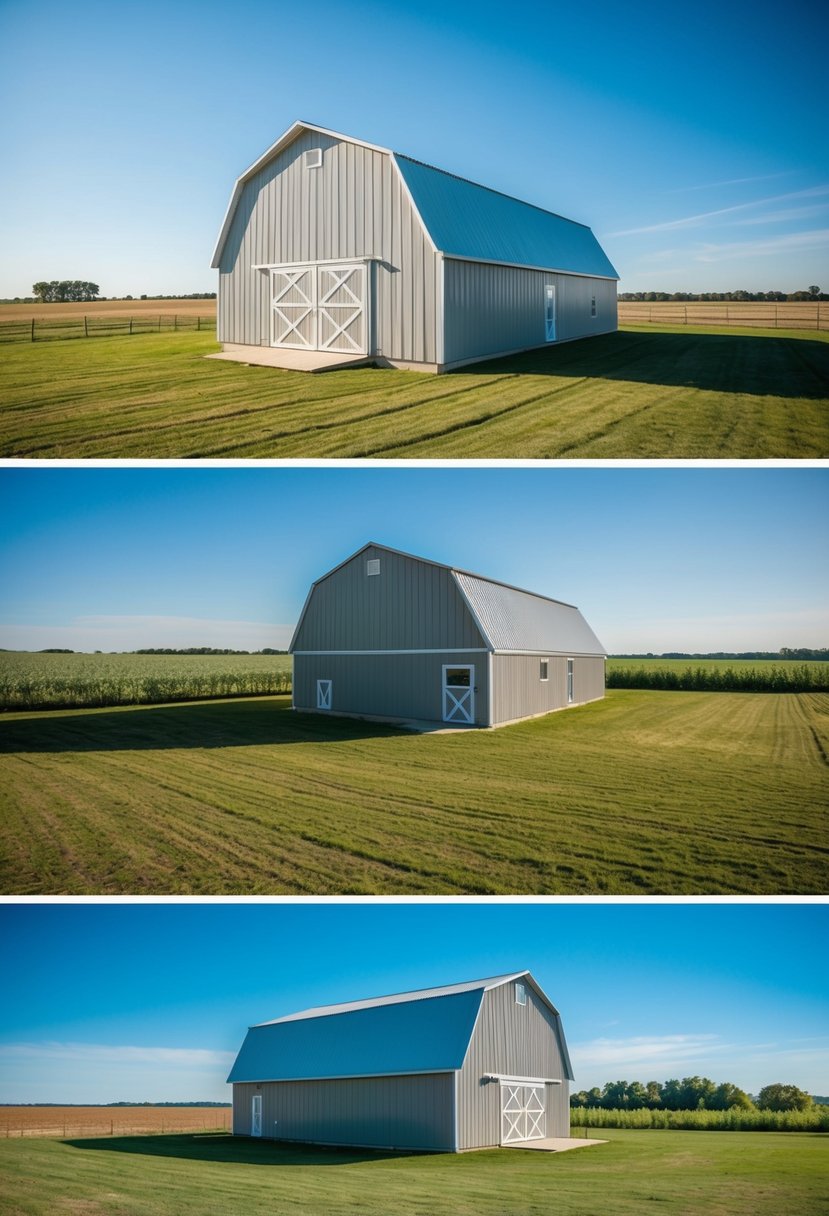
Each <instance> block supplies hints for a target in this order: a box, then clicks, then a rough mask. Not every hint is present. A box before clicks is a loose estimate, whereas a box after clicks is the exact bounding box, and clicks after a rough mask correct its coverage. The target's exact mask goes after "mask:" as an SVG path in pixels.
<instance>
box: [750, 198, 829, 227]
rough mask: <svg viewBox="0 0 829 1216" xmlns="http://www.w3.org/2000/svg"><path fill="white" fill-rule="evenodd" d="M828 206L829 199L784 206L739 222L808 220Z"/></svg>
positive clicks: (821, 212)
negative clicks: (802, 205)
mask: <svg viewBox="0 0 829 1216" xmlns="http://www.w3.org/2000/svg"><path fill="white" fill-rule="evenodd" d="M827 208H829V199H827V200H826V202H825V203H811V204H810V205H809V206H808V207H783V208H781V209H780V210H779V211H764V212H763V213H762V215H746V216H743V217H742V219H740V220H738V221H737V223H739V224H781V223H786V222H787V221H788V220H806V219H810V218H812V217H813V216H816V215H823V213H824V212H825V211H826V210H827Z"/></svg>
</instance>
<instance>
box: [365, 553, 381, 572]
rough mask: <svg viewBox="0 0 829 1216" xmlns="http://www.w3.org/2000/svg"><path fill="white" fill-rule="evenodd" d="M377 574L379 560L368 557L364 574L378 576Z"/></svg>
mask: <svg viewBox="0 0 829 1216" xmlns="http://www.w3.org/2000/svg"><path fill="white" fill-rule="evenodd" d="M379 573H380V558H379V557H370V558H369V559H368V560H367V561H366V574H379Z"/></svg>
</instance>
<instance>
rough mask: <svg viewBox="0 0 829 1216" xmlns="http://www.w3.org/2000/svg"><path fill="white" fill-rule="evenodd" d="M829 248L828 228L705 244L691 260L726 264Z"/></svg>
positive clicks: (695, 252)
mask: <svg viewBox="0 0 829 1216" xmlns="http://www.w3.org/2000/svg"><path fill="white" fill-rule="evenodd" d="M827 248H829V228H814V229H812V230H810V231H809V232H789V233H786V234H785V235H784V236H773V237H763V238H761V239H759V240H756V241H724V242H722V243H720V244H715V243H713V242H706V243H705V244H703V245H701V246H699V247H698V248H697V249H696V250H695V251H694V253H693V254H692V257H693V259H694V261H695V262H726V261H731V260H732V259H733V258H754V257H757V256H758V254H769V253H794V252H798V253H806V252H810V251H812V250H820V249H827Z"/></svg>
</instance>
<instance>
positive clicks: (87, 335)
mask: <svg viewBox="0 0 829 1216" xmlns="http://www.w3.org/2000/svg"><path fill="white" fill-rule="evenodd" d="M83 336H84V337H85V338H88V337H89V326H88V325H87V323H86V313H84V318H83Z"/></svg>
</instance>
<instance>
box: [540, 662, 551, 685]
mask: <svg viewBox="0 0 829 1216" xmlns="http://www.w3.org/2000/svg"><path fill="white" fill-rule="evenodd" d="M549 671H550V661H549V659H542V660H541V662H540V663H539V664H538V678H539V680H548V679H549V678H550V676H549Z"/></svg>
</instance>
